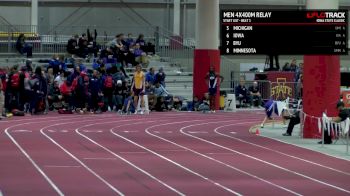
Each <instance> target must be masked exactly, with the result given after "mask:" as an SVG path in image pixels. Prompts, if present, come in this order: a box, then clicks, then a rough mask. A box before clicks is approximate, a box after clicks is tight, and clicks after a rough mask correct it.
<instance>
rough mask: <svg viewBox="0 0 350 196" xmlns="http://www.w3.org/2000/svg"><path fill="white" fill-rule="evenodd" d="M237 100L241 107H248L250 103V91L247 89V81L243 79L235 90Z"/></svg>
mask: <svg viewBox="0 0 350 196" xmlns="http://www.w3.org/2000/svg"><path fill="white" fill-rule="evenodd" d="M235 95H236V99H237V100H238V101H239V106H240V107H243V106H247V104H248V103H250V99H249V96H248V89H247V88H246V87H245V80H244V79H243V78H242V79H241V80H240V81H239V85H238V86H236V88H235Z"/></svg>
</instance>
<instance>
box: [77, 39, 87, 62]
mask: <svg viewBox="0 0 350 196" xmlns="http://www.w3.org/2000/svg"><path fill="white" fill-rule="evenodd" d="M88 45H89V43H88V40H87V38H86V34H85V33H83V35H82V36H81V37H80V38H79V42H78V46H79V49H78V54H77V55H78V56H79V57H81V58H86V57H88V55H89V47H88Z"/></svg>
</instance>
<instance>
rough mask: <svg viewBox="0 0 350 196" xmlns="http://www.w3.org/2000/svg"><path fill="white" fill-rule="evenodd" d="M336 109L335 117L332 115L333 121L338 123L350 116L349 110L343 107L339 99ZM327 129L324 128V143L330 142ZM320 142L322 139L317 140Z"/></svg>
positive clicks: (330, 138) (330, 137)
mask: <svg viewBox="0 0 350 196" xmlns="http://www.w3.org/2000/svg"><path fill="white" fill-rule="evenodd" d="M337 109H338V111H339V113H338V116H337V117H333V118H332V121H333V122H335V123H340V122H342V121H344V120H346V119H347V118H348V117H350V114H349V111H348V110H346V109H345V108H344V103H343V102H341V101H339V102H338V103H337ZM328 132H329V131H328V130H327V129H325V130H324V144H332V136H331V135H330V134H329V133H328ZM318 143H319V144H322V141H320V142H318Z"/></svg>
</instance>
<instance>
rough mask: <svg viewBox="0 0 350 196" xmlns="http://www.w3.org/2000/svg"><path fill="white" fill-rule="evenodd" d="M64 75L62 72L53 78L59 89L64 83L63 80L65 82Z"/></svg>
mask: <svg viewBox="0 0 350 196" xmlns="http://www.w3.org/2000/svg"><path fill="white" fill-rule="evenodd" d="M64 75H65V72H64V71H62V72H61V73H60V75H58V76H56V78H55V80H54V82H57V83H58V86H59V87H61V86H62V84H63V83H64V80H65V77H64Z"/></svg>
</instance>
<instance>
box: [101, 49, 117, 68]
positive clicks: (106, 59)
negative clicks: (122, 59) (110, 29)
mask: <svg viewBox="0 0 350 196" xmlns="http://www.w3.org/2000/svg"><path fill="white" fill-rule="evenodd" d="M100 58H101V59H102V60H103V63H104V64H116V63H117V55H116V53H114V52H113V49H112V48H110V47H107V48H105V49H103V50H101V54H100Z"/></svg>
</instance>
